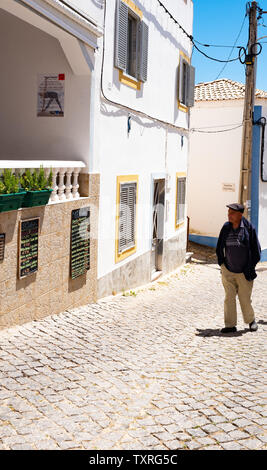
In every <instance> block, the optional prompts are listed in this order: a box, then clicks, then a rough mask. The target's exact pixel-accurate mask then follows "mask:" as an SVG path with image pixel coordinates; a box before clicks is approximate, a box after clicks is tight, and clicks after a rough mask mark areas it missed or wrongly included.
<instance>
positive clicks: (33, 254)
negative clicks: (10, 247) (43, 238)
mask: <svg viewBox="0 0 267 470" xmlns="http://www.w3.org/2000/svg"><path fill="white" fill-rule="evenodd" d="M38 239H39V217H37V218H35V219H28V220H21V221H20V229H19V272H18V274H19V278H20V279H21V278H22V277H25V276H28V275H29V274H33V273H35V272H36V271H38Z"/></svg>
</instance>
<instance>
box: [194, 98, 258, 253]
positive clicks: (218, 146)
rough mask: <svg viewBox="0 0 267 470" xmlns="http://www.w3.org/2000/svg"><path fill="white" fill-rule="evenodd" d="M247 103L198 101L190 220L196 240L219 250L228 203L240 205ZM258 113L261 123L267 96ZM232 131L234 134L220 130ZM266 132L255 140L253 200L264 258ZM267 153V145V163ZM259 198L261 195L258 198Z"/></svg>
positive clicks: (195, 116)
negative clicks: (262, 149) (263, 168)
mask: <svg viewBox="0 0 267 470" xmlns="http://www.w3.org/2000/svg"><path fill="white" fill-rule="evenodd" d="M243 105H244V102H243V99H232V100H230V99H229V100H227V99H226V100H210V101H208V100H206V101H205V100H203V101H196V102H195V106H194V108H193V109H192V113H191V121H190V125H191V132H190V151H189V169H188V216H189V218H190V239H191V240H192V241H195V242H197V243H200V244H204V245H208V246H216V242H217V237H218V236H219V232H220V229H221V227H222V225H223V223H224V222H226V221H227V210H228V209H227V207H226V205H227V204H230V203H233V202H238V199H239V184H240V174H241V151H242V121H243ZM255 110H257V113H256V114H255V116H256V115H257V119H258V118H259V116H265V117H266V116H267V108H266V98H256V100H255ZM255 112H256V111H255ZM255 120H256V118H255ZM238 126H239V127H238ZM257 127H258V126H257V125H255V126H254V131H256V128H257ZM226 129H232V130H229V131H226V132H220V131H222V130H224V131H225V130H226ZM261 132H262V131H261V130H259V129H258V132H257V134H255V137H254V140H253V155H252V173H253V184H252V197H253V198H254V199H253V207H252V211H253V213H252V215H251V217H252V222H253V223H254V224H255V225H256V226H257V227H256V228H257V230H258V236H259V240H260V243H261V247H262V250H263V259H265V256H266V255H265V253H266V249H267V202H266V198H267V183H266V182H263V181H262V180H261V175H260V153H261V135H262V134H261ZM265 142H266V136H265ZM266 155H267V150H266V144H265V151H264V156H265V160H266ZM265 168H266V166H265ZM265 171H266V170H265ZM255 194H257V196H256V197H255Z"/></svg>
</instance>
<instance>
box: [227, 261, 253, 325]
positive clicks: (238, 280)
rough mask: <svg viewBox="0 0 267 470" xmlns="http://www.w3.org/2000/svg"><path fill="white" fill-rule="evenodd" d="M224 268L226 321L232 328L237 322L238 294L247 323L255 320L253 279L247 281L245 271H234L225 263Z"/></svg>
mask: <svg viewBox="0 0 267 470" xmlns="http://www.w3.org/2000/svg"><path fill="white" fill-rule="evenodd" d="M221 269H222V283H223V287H224V290H225V299H224V323H225V326H226V327H229V328H232V327H233V326H236V324H237V311H236V295H238V299H239V303H240V307H241V310H242V314H243V318H244V322H245V323H251V322H252V321H253V320H255V314H254V310H253V308H252V305H251V293H252V288H253V281H247V280H246V278H245V276H244V274H243V273H232V272H231V271H228V269H227V268H226V267H225V265H224V264H222V265H221Z"/></svg>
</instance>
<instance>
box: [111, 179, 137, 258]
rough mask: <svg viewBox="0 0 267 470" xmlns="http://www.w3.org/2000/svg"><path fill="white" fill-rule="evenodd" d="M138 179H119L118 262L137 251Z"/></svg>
mask: <svg viewBox="0 0 267 470" xmlns="http://www.w3.org/2000/svg"><path fill="white" fill-rule="evenodd" d="M137 178H138V177H137V176H128V177H127V176H121V177H118V178H117V210H118V212H117V229H116V232H117V237H116V238H117V248H116V261H120V260H121V259H124V257H125V256H129V255H130V254H132V253H133V252H134V251H135V250H136V239H135V232H136V204H137ZM134 179H135V181H134ZM127 180H128V181H127ZM131 180H133V181H131Z"/></svg>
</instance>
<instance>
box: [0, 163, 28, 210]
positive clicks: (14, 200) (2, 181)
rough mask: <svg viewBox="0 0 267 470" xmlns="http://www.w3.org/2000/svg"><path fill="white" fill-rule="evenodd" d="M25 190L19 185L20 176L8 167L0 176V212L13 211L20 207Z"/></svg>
mask: <svg viewBox="0 0 267 470" xmlns="http://www.w3.org/2000/svg"><path fill="white" fill-rule="evenodd" d="M25 194H26V191H24V190H22V189H21V187H20V178H19V176H16V175H15V174H14V173H12V171H11V170H10V169H5V170H4V172H3V174H2V175H1V176H0V212H6V211H14V210H17V209H19V208H20V207H22V202H23V199H24V196H25Z"/></svg>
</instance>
